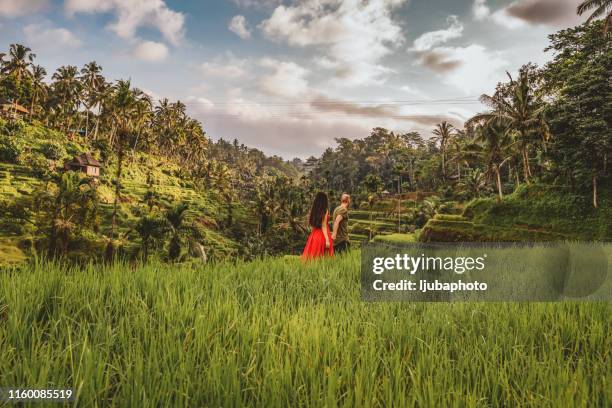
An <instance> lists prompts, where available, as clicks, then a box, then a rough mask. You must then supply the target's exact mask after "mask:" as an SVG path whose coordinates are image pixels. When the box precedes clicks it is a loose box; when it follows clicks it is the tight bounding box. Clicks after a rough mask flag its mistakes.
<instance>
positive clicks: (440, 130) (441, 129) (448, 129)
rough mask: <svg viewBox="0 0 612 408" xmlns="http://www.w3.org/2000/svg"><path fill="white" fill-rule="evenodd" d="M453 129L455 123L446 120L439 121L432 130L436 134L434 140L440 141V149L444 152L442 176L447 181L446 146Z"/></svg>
mask: <svg viewBox="0 0 612 408" xmlns="http://www.w3.org/2000/svg"><path fill="white" fill-rule="evenodd" d="M453 129H454V127H453V125H451V124H450V123H448V122H447V121H444V122H442V123H438V124H437V125H436V128H435V129H434V130H433V132H432V133H433V134H434V135H436V136H435V137H433V140H435V141H437V142H438V143H440V151H441V152H442V176H443V178H444V181H446V148H447V147H448V142H449V141H450V140H451V137H452V136H453V134H452V132H453Z"/></svg>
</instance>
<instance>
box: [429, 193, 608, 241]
mask: <svg viewBox="0 0 612 408" xmlns="http://www.w3.org/2000/svg"><path fill="white" fill-rule="evenodd" d="M610 191H612V190H604V191H603V192H602V196H601V205H600V208H598V209H593V208H592V206H591V204H590V202H589V199H588V197H586V196H584V195H578V194H574V193H572V192H571V191H569V190H568V189H564V188H562V187H559V186H546V185H532V186H522V187H521V188H519V189H518V190H517V191H516V192H514V193H513V194H511V195H509V196H507V197H505V198H504V199H503V200H502V201H498V200H496V199H495V198H479V199H475V200H473V201H471V202H470V203H468V204H467V205H466V207H465V209H464V211H463V214H462V215H461V216H452V215H443V214H440V215H437V216H435V217H434V218H433V219H431V220H429V221H428V222H427V224H426V225H425V227H424V228H423V231H422V233H421V235H420V238H421V240H422V241H425V242H435V241H438V242H458V241H465V242H470V241H481V242H500V241H502V242H503V241H559V240H583V241H611V240H612V206H611V205H610V204H612V197H611V195H610Z"/></svg>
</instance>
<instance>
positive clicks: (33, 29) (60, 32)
mask: <svg viewBox="0 0 612 408" xmlns="http://www.w3.org/2000/svg"><path fill="white" fill-rule="evenodd" d="M23 33H24V34H25V37H26V40H27V41H28V43H29V44H30V45H32V46H34V47H39V48H75V47H78V46H79V45H81V41H80V40H79V39H78V38H77V37H76V36H75V35H74V34H73V33H72V32H71V31H70V30H67V29H65V28H61V27H55V26H53V25H51V23H42V24H29V25H27V26H25V27H24V28H23Z"/></svg>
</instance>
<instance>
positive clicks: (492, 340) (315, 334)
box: [0, 252, 612, 407]
mask: <svg viewBox="0 0 612 408" xmlns="http://www.w3.org/2000/svg"><path fill="white" fill-rule="evenodd" d="M611 312H612V307H611V306H610V305H609V304H569V303H564V304H399V303H395V304H393V303H384V304H383V303H381V304H371V303H364V302H361V301H360V298H359V254H358V253H357V252H354V253H352V254H350V255H348V256H346V257H337V258H335V259H333V260H331V261H326V262H320V263H316V264H308V265H304V264H302V263H301V262H300V261H299V260H297V259H288V258H283V259H277V260H265V261H257V262H253V263H244V264H243V263H239V264H237V265H230V264H219V265H214V266H208V267H205V268H201V269H194V268H191V267H171V266H165V265H148V266H144V267H138V268H135V269H130V268H128V267H126V266H122V265H114V266H109V267H104V268H103V267H94V266H89V267H84V268H76V267H73V268H62V267H60V266H58V265H54V264H51V263H39V264H33V265H31V266H27V267H23V268H21V269H10V270H6V271H4V272H0V386H2V387H10V386H19V387H44V388H50V387H72V388H74V389H75V391H76V393H77V398H78V401H77V403H78V404H79V405H81V406H138V407H146V406H170V405H172V406H189V407H198V406H242V405H255V406H266V407H273V406H398V407H403V406H421V407H422V406H436V407H440V406H519V405H524V406H538V407H539V406H572V405H574V406H587V405H591V406H602V407H603V406H609V405H610V401H611V399H612V390H611V387H610V384H609V381H610V375H611V362H610V350H611V349H612V341H611V335H610V333H611V330H610V329H611V327H610V326H611V318H610V315H611Z"/></svg>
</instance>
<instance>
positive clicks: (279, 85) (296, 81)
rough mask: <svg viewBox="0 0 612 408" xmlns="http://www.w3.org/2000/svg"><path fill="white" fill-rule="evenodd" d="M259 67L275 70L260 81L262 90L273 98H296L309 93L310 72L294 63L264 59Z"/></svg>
mask: <svg viewBox="0 0 612 408" xmlns="http://www.w3.org/2000/svg"><path fill="white" fill-rule="evenodd" d="M259 65H260V66H262V67H264V68H268V69H272V70H274V72H273V73H272V74H269V75H264V76H263V77H262V78H261V80H260V87H261V90H262V91H263V92H265V93H267V94H270V95H273V96H281V97H287V98H294V97H298V96H302V95H304V94H305V93H306V92H307V91H308V80H307V79H306V77H307V76H308V74H309V71H308V70H307V69H305V68H303V67H301V66H299V65H298V64H296V63H294V62H285V61H278V60H275V59H271V58H264V59H262V60H261V61H260V62H259Z"/></svg>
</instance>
